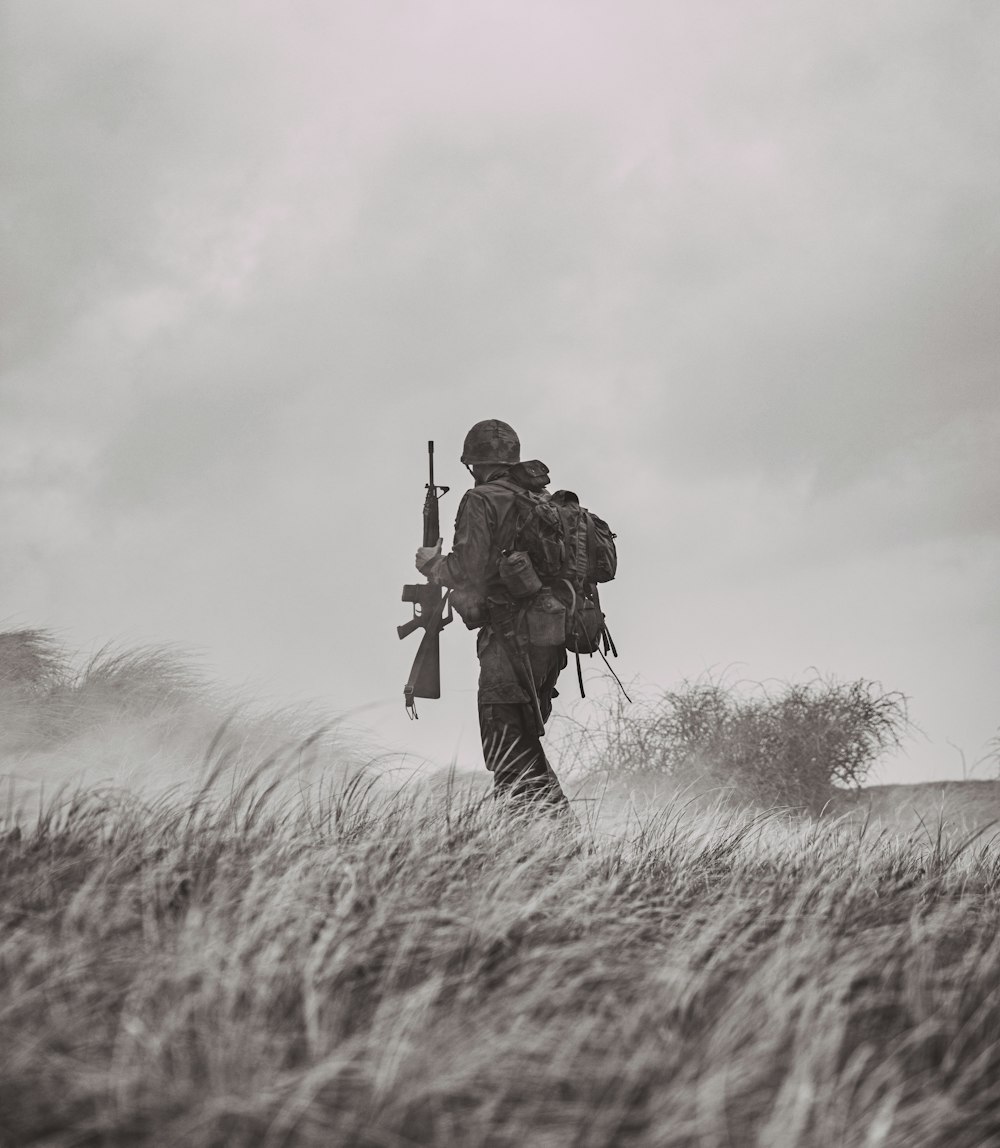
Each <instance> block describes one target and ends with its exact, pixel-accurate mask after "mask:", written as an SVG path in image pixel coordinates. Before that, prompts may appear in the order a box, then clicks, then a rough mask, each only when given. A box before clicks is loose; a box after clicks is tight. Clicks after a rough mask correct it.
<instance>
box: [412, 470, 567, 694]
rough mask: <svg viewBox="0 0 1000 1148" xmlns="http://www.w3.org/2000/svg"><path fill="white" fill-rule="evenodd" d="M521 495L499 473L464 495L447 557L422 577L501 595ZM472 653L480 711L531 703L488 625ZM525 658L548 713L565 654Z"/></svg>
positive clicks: (532, 651)
mask: <svg viewBox="0 0 1000 1148" xmlns="http://www.w3.org/2000/svg"><path fill="white" fill-rule="evenodd" d="M526 492H527V488H526V487H524V486H521V485H519V484H518V483H517V482H515V481H514V480H513V479H512V478H511V477H510V476H509V475H507V474H506V473H504V472H503V471H501V472H500V473H499V474H496V475H493V476H491V477H490V479H489V480H488V481H486V482H481V483H477V484H476V485H475V486H474V487H473V488H472V489H471V490H469V491H467V492H466V493H465V496H464V497H463V498H462V501H461V503H460V504H459V507H458V514H457V516H456V519H455V538H454V542H453V545H452V550H451V553H450V554H445V555H442V556H441V557H440V558H438V559H437V560H436V561H435V563H434V564H433V565H432V566H430V567H428V568H427V569H426V571H425V573H426V575H427V577H428V578H429V579H430V580H431V581H432V582H435V583H437V585H439V586H447V587H449V588H450V589H452V590H459V591H465V592H468V593H470V594H471V595H474V596H475V597H477V598H480V599H486V598H490V597H493V598H497V599H502V598H504V597H506V595H505V591H504V586H503V582H501V580H500V574H499V562H500V555H501V553H502V551H504V550H510V549H512V548H513V546H514V535H515V530H516V524H517V514H516V507H517V496H518V494H522V493H526ZM476 654H477V655H478V657H479V704H480V706H481V707H482V706H491V705H509V704H518V705H523V704H526V703H528V702H530V700H531V697H530V694H529V693H528V692H527V691H526V689H525V688H524V685H523V683H522V681H521V678H520V675H519V673H518V671H517V669H516V668H515V667H514V666H513V665H512V663H511V659H510V656H509V654H508V653H507V651H506V650H505V649H504V648H503V645H502V643H501V642H500V641H499V639H498V638H497V636H496V634H495V633H494V630H493V627H492V626H491V625H490V624H489V623H488V622H487V623H486V624H485V625H483V626H482V628H481V629H480V630H479V633H478V635H477V641H476ZM528 656H529V658H530V661H531V667H532V673H533V675H534V678H535V682H536V684H537V686H538V687H539V693H540V699H539V700H540V702H541V704H542V708H543V711H544V712H546V714H547V712H548V708H549V707H550V705H551V698H552V693H553V687H554V685H555V680H556V678H557V677H558V674H559V671H560V670H561V669H562V667H563V666H565V665H566V651H565V650H564V649H563V648H561V647H552V646H548V647H530V648H529V651H528Z"/></svg>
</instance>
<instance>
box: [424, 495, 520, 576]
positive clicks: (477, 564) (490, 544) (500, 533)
mask: <svg viewBox="0 0 1000 1148" xmlns="http://www.w3.org/2000/svg"><path fill="white" fill-rule="evenodd" d="M520 493H527V492H526V490H525V488H524V487H523V486H519V485H518V484H517V483H516V482H515V481H514V480H513V479H512V478H509V477H508V476H507V475H504V474H501V475H500V476H499V477H497V478H493V479H491V480H490V481H488V482H481V483H477V484H476V485H475V486H474V487H473V488H472V489H471V490H468V491H466V493H465V495H464V496H463V498H462V501H461V502H460V503H459V507H458V514H457V516H456V518H455V539H454V542H453V544H452V549H451V553H450V554H445V555H442V556H441V557H440V558H438V559H437V560H436V562H435V563H434V565H433V566H431V567H430V568H429V569H428V570H427V571H426V573H427V576H428V577H429V578H430V580H431V581H432V582H435V583H437V585H439V586H447V587H449V588H451V589H453V590H467V591H471V592H472V593H474V594H476V595H477V596H479V597H482V598H487V597H489V596H490V595H497V596H499V595H502V594H503V583H502V582H501V581H500V575H499V573H498V567H499V562H500V554H501V552H502V551H504V550H509V549H511V548H512V546H513V544H514V530H515V524H516V514H515V510H516V505H517V495H518V494H520Z"/></svg>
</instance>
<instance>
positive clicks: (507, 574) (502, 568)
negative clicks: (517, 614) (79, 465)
mask: <svg viewBox="0 0 1000 1148" xmlns="http://www.w3.org/2000/svg"><path fill="white" fill-rule="evenodd" d="M497 569H498V571H499V574H500V581H501V582H502V583H503V587H504V589H505V590H506V591H507V593H508V594H509V595H510V596H511V597H512V598H530V597H531V595H532V594H537V593H538V591H539V590H541V588H542V580H541V578H539V577H538V575H537V574H536V573H535V568H534V566H532V564H531V559H530V558H529V557H528V555H527V554H525V552H524V551H523V550H510V551H504V553H503V554H502V555H501V556H500V562H499V564H498V567H497Z"/></svg>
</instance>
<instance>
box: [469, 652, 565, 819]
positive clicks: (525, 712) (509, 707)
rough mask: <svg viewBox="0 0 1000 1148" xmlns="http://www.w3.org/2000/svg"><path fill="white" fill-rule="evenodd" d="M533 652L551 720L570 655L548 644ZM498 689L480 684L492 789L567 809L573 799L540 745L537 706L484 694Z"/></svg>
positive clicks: (536, 676)
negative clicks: (564, 788) (566, 792)
mask: <svg viewBox="0 0 1000 1148" xmlns="http://www.w3.org/2000/svg"><path fill="white" fill-rule="evenodd" d="M530 656H531V664H532V672H533V675H534V679H535V686H536V689H537V692H538V702H539V708H540V710H541V714H542V720H543V722H547V721H548V720H549V716H550V715H551V713H552V697H553V694H554V692H555V684H556V679H557V678H558V677H559V672H560V670H561V669H562V668H563V666H564V665H565V664H566V655H565V652H564V651H563V650H562V649H559V648H556V649H551V648H550V649H542V650H539V649H532V650H531V653H530ZM484 668H485V666H484ZM497 692H499V691H495V690H494V691H487V690H484V689H483V688H482V686H481V688H480V697H479V730H480V733H481V734H482V739H483V757H484V759H485V761H486V768H487V769H489V770H490V771H491V772H492V774H493V787H494V792H495V793H496V794H497V796H500V795H507V796H510V797H512V798H518V799H524V800H527V801H530V802H532V803H534V802H537V803H538V804H539V805H541V806H545V807H547V808H549V809H551V810H552V811H553V812H556V811H563V810H568V809H569V802H568V801H567V800H566V795H565V794H564V793H563V790H562V786H561V785H560V784H559V779H558V778H557V777H556V775H555V773H554V772H553V770H552V766H551V765H549V762H548V759H547V758H546V756H545V751H544V750H543V749H542V743H541V739H540V738H539V735H538V729H537V723H536V718H535V711H534V706H533V705H532V704H531V702H515V701H499V700H485V698H484V694H485V695H486V697H487V698H489V697H490V696H491V694H492V696H493V697H495V696H496V693H497Z"/></svg>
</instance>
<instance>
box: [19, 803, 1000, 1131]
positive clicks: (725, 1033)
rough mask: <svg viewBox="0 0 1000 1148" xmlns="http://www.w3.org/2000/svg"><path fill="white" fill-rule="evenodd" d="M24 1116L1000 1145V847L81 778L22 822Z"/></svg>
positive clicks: (83, 1125) (749, 823) (297, 1127)
mask: <svg viewBox="0 0 1000 1148" xmlns="http://www.w3.org/2000/svg"><path fill="white" fill-rule="evenodd" d="M0 880H2V887H3V890H4V896H3V918H2V923H0V929H2V931H0V970H2V971H0V1009H2V1015H3V1041H2V1048H0V1137H2V1140H3V1142H4V1143H5V1144H11V1145H13V1144H26V1143H44V1144H47V1145H66V1146H69V1145H112V1144H113V1145H126V1144H128V1145H139V1144H157V1145H168V1144H169V1145H178V1146H181V1145H191V1146H207V1145H218V1146H222V1145H226V1146H235V1145H247V1146H250V1145H334V1144H336V1145H371V1146H382V1145H404V1144H433V1145H441V1146H446V1145H447V1146H452V1145H453V1146H455V1148H458V1146H463V1148H465V1146H473V1145H508V1144H509V1145H514V1144H518V1145H522V1144H523V1145H546V1146H553V1148H554V1146H561V1145H566V1146H567V1148H568V1146H570V1145H573V1146H580V1148H582V1146H591V1145H592V1146H595V1148H596V1146H598V1145H633V1144H634V1145H640V1144H642V1145H647V1144H648V1145H691V1146H692V1148H693V1146H695V1145H697V1146H699V1148H701V1146H704V1145H718V1146H720V1148H721V1146H722V1145H744V1144H746V1145H789V1146H791V1145H826V1144H829V1145H857V1146H858V1148H862V1146H873V1145H900V1146H902V1145H905V1146H907V1148H917V1146H925V1145H926V1146H930V1145H941V1146H942V1148H943V1146H945V1145H948V1146H968V1148H982V1146H983V1145H989V1144H994V1143H998V1142H1000V959H998V958H1000V853H998V850H997V848H996V846H995V845H993V844H992V843H984V841H983V839H982V838H980V839H978V840H976V841H974V842H971V843H969V844H967V845H966V846H965V847H964V848H962V845H961V843H949V842H947V841H946V840H944V839H940V840H939V839H937V838H936V837H934V836H933V835H931V836H929V837H927V836H925V837H924V838H922V839H917V838H913V839H909V840H899V839H892V838H890V837H888V836H886V835H884V834H883V835H881V836H874V835H872V836H869V835H868V834H866V833H864V832H863V831H861V830H859V829H857V828H856V827H851V828H849V827H847V826H845V825H844V824H843V823H841V822H832V823H829V824H826V825H822V826H820V825H818V824H816V823H814V822H810V821H806V820H799V821H796V820H791V819H789V818H787V817H782V816H780V815H777V814H772V815H767V816H758V817H756V818H754V817H751V816H750V815H748V814H743V815H740V814H732V813H730V814H723V813H721V812H717V813H716V814H715V815H709V814H702V815H699V816H690V815H689V814H688V813H687V812H686V811H685V810H684V809H683V808H682V807H677V808H667V809H666V810H663V811H661V812H660V813H659V814H658V815H656V816H655V817H652V818H650V819H648V820H646V821H645V822H644V823H641V824H638V825H636V826H634V827H633V830H632V832H631V833H630V834H629V836H628V837H627V838H625V839H619V840H618V841H609V840H602V841H600V842H597V843H594V842H592V841H591V839H590V837H589V835H588V833H587V832H586V830H585V829H583V830H579V831H578V830H573V829H571V830H566V829H561V828H559V827H558V826H557V825H554V824H553V823H552V822H550V821H548V820H545V821H537V820H533V819H525V818H523V817H520V816H518V815H516V814H514V813H512V812H511V811H507V810H504V809H501V808H498V807H496V806H494V805H493V804H492V803H489V802H487V803H484V802H483V801H482V799H473V798H471V797H468V796H462V795H461V794H452V795H450V796H449V795H447V794H445V795H437V796H434V797H429V798H426V799H421V800H419V801H417V800H408V801H404V800H402V799H400V798H389V797H386V796H384V795H380V794H378V793H376V792H375V791H374V790H372V789H370V788H369V789H366V788H365V787H364V786H363V785H362V784H360V783H354V784H351V783H347V784H345V785H342V786H340V787H339V788H338V789H337V790H335V791H332V792H328V793H326V794H325V795H317V794H314V795H313V796H312V798H311V799H310V802H309V803H308V804H303V805H300V806H299V807H298V808H293V807H291V806H289V805H287V804H285V805H281V804H278V805H277V806H271V805H269V804H268V803H267V801H266V800H264V801H262V800H261V795H260V793H258V792H256V791H253V790H252V789H248V790H247V791H245V792H244V793H242V794H238V793H237V794H234V795H232V796H230V797H227V798H226V799H225V800H222V799H217V798H214V797H212V796H211V795H210V794H206V795H204V796H203V798H202V800H201V802H200V803H194V802H192V803H191V804H189V805H187V806H186V807H185V806H184V805H179V804H170V803H168V802H166V801H161V802H160V803H157V804H154V805H142V804H139V803H138V802H137V801H135V800H134V799H128V798H125V797H124V796H122V795H120V794H119V795H113V794H109V795H106V796H105V797H101V796H99V795H89V796H84V797H81V798H79V799H76V800H75V801H72V802H69V803H67V804H63V805H61V806H60V807H58V808H55V809H52V810H50V812H49V814H48V815H47V816H45V817H44V818H42V819H41V820H40V821H39V822H38V823H37V824H36V825H34V826H33V827H32V828H30V829H28V828H24V829H22V830H21V831H20V832H17V831H14V832H8V833H7V834H6V836H5V837H4V838H3V841H2V843H0Z"/></svg>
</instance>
